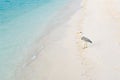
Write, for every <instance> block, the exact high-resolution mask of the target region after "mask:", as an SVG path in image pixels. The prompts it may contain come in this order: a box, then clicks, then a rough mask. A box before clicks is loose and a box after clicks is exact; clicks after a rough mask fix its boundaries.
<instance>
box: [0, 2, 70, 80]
mask: <svg viewBox="0 0 120 80" xmlns="http://www.w3.org/2000/svg"><path fill="white" fill-rule="evenodd" d="M69 1H70V0H0V80H14V79H15V78H14V76H15V71H16V66H18V65H19V63H20V62H21V61H22V59H23V58H24V53H23V52H24V50H25V49H27V48H29V46H30V45H31V44H32V43H33V42H34V41H35V40H36V38H37V37H40V36H42V35H43V33H44V32H45V29H46V28H47V27H45V26H44V25H46V24H47V23H48V22H49V20H50V19H51V18H52V17H53V15H54V14H55V13H56V12H57V11H59V10H60V9H61V7H63V6H64V5H66V4H67V3H68V2H69Z"/></svg>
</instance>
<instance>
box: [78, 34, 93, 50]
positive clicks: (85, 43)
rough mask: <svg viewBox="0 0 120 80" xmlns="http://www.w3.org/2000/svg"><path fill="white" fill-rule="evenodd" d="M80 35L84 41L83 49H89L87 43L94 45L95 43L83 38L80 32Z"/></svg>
mask: <svg viewBox="0 0 120 80" xmlns="http://www.w3.org/2000/svg"><path fill="white" fill-rule="evenodd" d="M80 34H81V40H82V41H84V47H83V49H85V48H87V47H88V45H87V43H91V44H92V43H93V42H92V41H91V40H90V39H89V38H87V37H85V36H83V33H82V32H80Z"/></svg>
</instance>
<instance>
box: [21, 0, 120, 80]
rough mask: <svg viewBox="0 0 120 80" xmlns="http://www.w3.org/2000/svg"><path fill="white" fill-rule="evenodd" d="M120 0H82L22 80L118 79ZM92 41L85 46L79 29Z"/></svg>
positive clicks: (49, 38)
mask: <svg viewBox="0 0 120 80" xmlns="http://www.w3.org/2000/svg"><path fill="white" fill-rule="evenodd" d="M119 4H120V1H119V0H83V3H82V8H81V9H80V10H78V11H77V12H76V13H75V14H74V15H73V16H72V17H71V19H70V20H69V21H68V22H67V23H66V24H64V26H62V27H59V28H57V29H55V30H54V31H52V32H51V33H50V34H49V35H48V36H47V37H46V38H45V39H44V40H45V41H46V45H47V43H48V42H51V43H50V44H49V45H47V47H46V48H44V49H43V50H42V51H41V52H40V54H39V55H38V57H37V58H36V59H35V60H34V61H33V62H32V63H31V64H29V66H27V67H26V68H25V70H24V73H23V74H22V77H20V80H119V79H120V64H119V61H120V58H119V56H120V54H119V53H120V51H119V49H120V38H119V29H120V28H119V25H120V23H119V20H120V15H119V12H120V11H119V7H120V6H119ZM80 31H82V32H83V33H84V35H85V36H87V37H89V38H90V39H91V40H92V41H93V45H90V46H89V47H88V48H87V49H82V42H81V40H80V34H79V32H80Z"/></svg>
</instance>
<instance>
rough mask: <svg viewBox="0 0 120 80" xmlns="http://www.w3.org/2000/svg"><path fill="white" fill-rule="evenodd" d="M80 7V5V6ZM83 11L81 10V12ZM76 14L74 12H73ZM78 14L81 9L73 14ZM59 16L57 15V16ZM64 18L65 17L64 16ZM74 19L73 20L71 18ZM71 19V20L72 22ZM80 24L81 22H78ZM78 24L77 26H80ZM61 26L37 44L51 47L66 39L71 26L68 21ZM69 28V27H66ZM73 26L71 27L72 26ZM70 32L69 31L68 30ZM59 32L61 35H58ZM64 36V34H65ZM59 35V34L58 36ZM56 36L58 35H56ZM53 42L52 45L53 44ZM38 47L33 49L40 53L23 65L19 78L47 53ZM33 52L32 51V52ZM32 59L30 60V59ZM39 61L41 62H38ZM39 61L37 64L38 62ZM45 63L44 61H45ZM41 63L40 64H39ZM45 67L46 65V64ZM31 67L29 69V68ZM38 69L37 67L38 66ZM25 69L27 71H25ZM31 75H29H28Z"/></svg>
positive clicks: (33, 55)
mask: <svg viewBox="0 0 120 80" xmlns="http://www.w3.org/2000/svg"><path fill="white" fill-rule="evenodd" d="M79 6H80V5H79ZM80 11H81V10H80ZM73 12H74V11H73ZM76 13H79V9H78V10H77V11H76V12H75V13H74V14H73V13H72V14H73V15H75V14H76ZM67 14H68V12H67ZM78 15H79V14H77V16H76V18H75V19H78V18H77V17H78ZM56 16H57V15H56ZM63 17H64V16H63ZM61 19H62V18H59V17H58V20H59V21H60V20H61ZM71 19H72V18H71ZM71 19H70V20H71ZM78 23H79V22H78ZM78 23H77V24H78ZM73 25H76V23H73ZM54 26H57V25H56V24H54ZM61 26H62V28H61ZM61 26H60V25H59V27H57V28H54V29H53V30H52V32H50V34H48V35H46V36H45V37H44V38H43V39H42V40H40V41H38V42H37V43H39V44H43V45H45V46H47V47H48V46H49V45H51V44H54V43H53V42H56V41H59V39H62V37H63V39H64V38H65V35H64V34H66V33H64V32H66V30H67V28H69V26H68V24H67V21H66V23H64V24H63V23H62V25H61ZM66 26H67V27H66ZM70 26H71V25H70ZM76 26H78V25H76ZM64 27H66V29H65V28H64ZM62 29H63V30H64V31H63V30H62ZM68 30H69V29H68ZM58 32H59V33H58ZM62 32H63V33H64V34H63V33H62ZM56 33H57V34H56ZM55 34H56V35H55ZM61 34H62V35H61ZM57 36H59V37H57ZM51 42H52V43H51ZM39 44H38V45H37V46H36V47H35V48H34V47H33V49H35V51H36V52H38V53H36V54H32V57H31V60H30V61H28V60H27V61H28V63H23V66H22V68H21V69H19V70H18V71H17V73H18V74H17V76H18V77H19V76H20V75H21V74H23V73H24V72H25V71H27V69H29V68H30V67H31V66H30V65H31V64H34V63H36V60H37V59H40V58H41V55H44V54H45V53H44V54H41V53H43V51H45V50H46V47H45V49H43V50H42V51H40V49H39V48H40V47H41V45H39ZM42 47H43V48H44V46H42ZM30 51H31V50H30ZM29 59H30V58H29ZM31 61H32V62H31ZM38 61H39V60H38ZM38 61H37V62H38ZM43 61H44V60H43ZM25 62H26V60H25ZM38 63H39V62H38ZM38 63H36V64H38ZM44 65H45V64H44ZM28 67H29V68H28ZM36 67H37V66H36ZM24 69H25V71H24ZM32 69H35V68H31V70H32ZM21 70H22V72H21ZM19 71H20V74H19ZM28 75H29V74H28ZM22 76H23V75H22ZM18 77H17V78H18ZM19 78H20V79H21V77H19ZM21 80H22V79H21Z"/></svg>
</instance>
